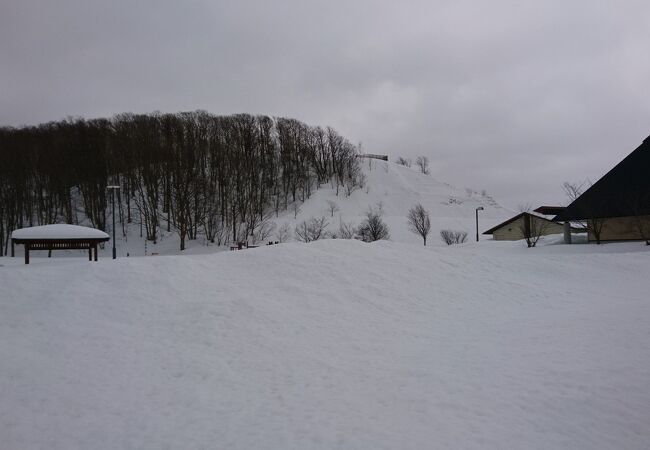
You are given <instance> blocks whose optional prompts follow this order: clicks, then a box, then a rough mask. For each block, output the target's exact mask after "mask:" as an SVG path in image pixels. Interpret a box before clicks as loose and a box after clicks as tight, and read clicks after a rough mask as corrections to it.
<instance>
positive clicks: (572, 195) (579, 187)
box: [563, 180, 607, 244]
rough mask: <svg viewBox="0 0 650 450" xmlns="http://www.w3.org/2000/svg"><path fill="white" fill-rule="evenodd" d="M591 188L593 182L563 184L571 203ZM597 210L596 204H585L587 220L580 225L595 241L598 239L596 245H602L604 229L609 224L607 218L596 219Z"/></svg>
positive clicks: (580, 222) (583, 210)
mask: <svg viewBox="0 0 650 450" xmlns="http://www.w3.org/2000/svg"><path fill="white" fill-rule="evenodd" d="M590 186H591V182H589V181H588V180H585V181H582V182H579V183H569V182H567V181H565V182H564V184H563V188H564V193H565V194H566V195H567V197H568V198H569V200H570V201H571V202H573V201H575V200H576V199H577V198H578V197H580V196H581V195H582V194H583V192H584V189H585V187H587V188H589V187H590ZM596 210H597V205H595V204H594V202H591V201H590V202H585V204H584V205H583V207H582V212H583V214H584V216H585V217H586V220H585V221H579V222H578V223H579V224H580V225H582V226H583V227H584V228H586V229H587V233H589V234H592V235H593V236H594V239H596V244H600V240H601V236H602V232H603V228H604V226H605V223H606V222H607V218H605V217H594V216H595V215H596V214H595V212H596Z"/></svg>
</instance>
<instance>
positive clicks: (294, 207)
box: [291, 201, 302, 219]
mask: <svg viewBox="0 0 650 450" xmlns="http://www.w3.org/2000/svg"><path fill="white" fill-rule="evenodd" d="M291 211H292V212H293V218H294V219H297V218H298V214H300V212H301V211H302V206H300V203H298V202H297V201H295V202H293V203H292V204H291Z"/></svg>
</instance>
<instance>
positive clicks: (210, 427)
mask: <svg viewBox="0 0 650 450" xmlns="http://www.w3.org/2000/svg"><path fill="white" fill-rule="evenodd" d="M3 262H4V261H3ZM649 268H650V252H648V251H647V249H646V247H645V246H642V245H639V244H638V243H637V244H616V245H605V246H589V245H579V246H560V245H548V246H544V247H540V248H536V249H527V248H525V247H524V246H522V245H521V243H508V242H500V243H497V242H481V243H480V245H475V244H469V245H463V246H453V247H439V248H433V247H431V248H422V247H421V246H418V247H416V246H411V245H404V244H398V243H394V242H377V243H373V244H364V243H361V242H357V241H342V240H328V241H318V242H315V243H313V244H308V245H306V244H297V243H294V244H283V245H274V246H269V247H261V248H257V249H251V250H247V251H242V252H227V253H219V254H213V255H203V256H161V257H152V258H123V259H118V260H116V261H113V260H104V261H101V260H100V262H98V263H88V262H77V261H75V260H72V259H69V260H59V261H53V260H50V261H47V260H44V261H42V262H38V263H35V264H33V265H31V266H22V265H19V264H16V265H10V266H5V267H0V289H2V290H1V291H0V361H1V362H2V363H1V364H0V395H1V398H2V401H1V402H0V436H2V447H3V448H8V449H18V448H20V449H37V448H48V449H54V450H57V449H66V450H74V449H87V448H92V449H96V450H102V449H116V448H139V449H160V448H227V449H253V448H265V449H286V448H300V449H331V448H351V449H370V448H372V449H395V448H400V449H419V448H464V449H503V448H526V449H542V448H574V449H575V448H584V449H587V448H588V449H609V448H627V449H642V448H647V443H648V442H650V428H648V426H647V422H648V417H650V390H648V380H649V379H650V339H649V335H648V330H649V329H650V302H649V301H648V294H647V293H648V291H649V290H650V269H649ZM70 273H74V274H75V282H74V283H70V282H69V279H70Z"/></svg>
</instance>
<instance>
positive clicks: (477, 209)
mask: <svg viewBox="0 0 650 450" xmlns="http://www.w3.org/2000/svg"><path fill="white" fill-rule="evenodd" d="M484 209H485V208H483V207H482V206H479V207H478V208H476V242H478V212H479V211H483V210H484Z"/></svg>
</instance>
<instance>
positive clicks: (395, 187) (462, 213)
mask: <svg viewBox="0 0 650 450" xmlns="http://www.w3.org/2000/svg"><path fill="white" fill-rule="evenodd" d="M361 167H362V171H363V173H364V175H365V177H366V182H365V184H364V186H363V188H359V189H357V190H355V191H354V192H352V193H351V195H349V196H346V194H345V192H344V191H345V190H344V188H341V189H340V190H339V193H338V195H336V190H335V189H333V188H332V187H331V186H330V184H323V185H322V186H320V188H319V189H318V190H314V191H313V195H312V196H311V197H310V198H308V199H306V200H305V202H304V203H302V202H300V201H299V200H298V202H297V203H298V204H299V206H300V212H299V213H298V214H297V217H296V215H295V213H294V212H293V207H292V205H290V206H289V209H288V210H286V211H280V214H279V216H278V217H272V221H273V222H274V223H275V226H276V229H278V228H280V227H281V226H282V225H284V224H287V225H288V226H289V228H290V230H292V231H293V230H294V228H295V226H296V225H297V224H298V223H300V222H302V221H304V220H307V221H308V220H309V219H310V218H312V217H322V216H325V217H326V218H327V220H328V222H329V225H328V228H327V229H328V231H330V232H336V231H337V230H338V228H339V225H340V223H341V222H344V223H347V224H354V225H359V224H360V223H361V222H362V220H363V219H364V214H365V212H366V211H367V210H368V209H369V208H370V207H372V208H378V207H379V206H381V208H382V210H383V216H384V220H385V222H386V223H387V224H388V226H389V228H390V239H391V241H394V242H406V243H414V244H420V243H421V238H419V237H418V236H417V235H414V234H413V233H411V232H410V231H409V230H408V226H407V222H406V215H407V213H408V210H409V209H410V208H411V207H413V206H414V205H415V204H416V203H421V204H422V205H423V206H424V207H425V208H426V209H427V210H428V211H429V213H430V216H431V228H432V229H431V235H430V237H429V245H434V246H435V245H444V244H443V243H442V241H441V240H440V236H439V234H440V230H443V229H452V230H460V231H466V232H467V233H468V240H472V239H474V235H475V232H476V224H475V209H476V208H477V207H479V206H482V207H483V208H484V210H483V211H481V212H480V213H479V220H480V230H481V231H483V230H486V229H488V228H490V227H492V226H493V225H495V224H497V223H500V222H502V221H504V220H505V219H507V218H508V217H511V216H512V215H513V214H514V212H513V211H512V210H509V209H507V208H504V207H502V206H501V205H499V204H498V203H497V202H496V201H495V200H494V199H493V198H492V197H491V196H489V195H487V194H485V193H483V194H481V193H479V192H475V191H473V190H471V189H467V188H466V189H460V188H456V187H453V186H451V185H450V184H447V183H443V182H440V181H437V180H436V179H434V178H433V177H431V176H429V175H424V174H422V173H420V172H418V171H417V170H416V169H411V168H408V167H404V166H401V165H398V164H395V163H392V162H385V161H379V160H364V161H363V162H362V166H361ZM328 201H334V202H335V203H336V205H337V207H338V208H339V209H340V210H339V211H337V212H335V213H334V215H333V216H332V215H331V213H330V211H328ZM109 222H110V221H109ZM120 231H121V230H120ZM139 234H140V226H139V225H138V224H130V225H129V226H128V233H127V238H126V239H124V238H123V237H122V236H120V233H119V231H118V236H117V248H118V256H126V255H127V253H128V254H129V255H130V256H142V255H144V254H145V252H146V254H147V255H151V254H154V253H156V254H160V255H169V254H178V253H179V240H178V236H177V235H176V233H175V232H173V231H172V232H169V233H168V232H166V231H165V230H164V229H163V230H161V239H160V241H159V242H158V243H157V244H155V245H154V244H153V243H151V242H147V243H146V247H145V241H144V239H142V238H141V237H140V235H139ZM290 239H293V237H290ZM267 240H276V236H275V234H274V233H272V234H271V235H270V236H269V237H268V239H267ZM223 249H224V247H221V248H218V247H215V246H214V245H209V243H208V242H207V241H206V239H205V238H204V237H202V236H200V237H199V239H197V240H195V241H188V242H187V250H186V251H185V252H184V253H188V254H205V253H214V252H216V251H220V250H223ZM21 251H22V249H19V252H21ZM102 252H103V257H106V256H110V254H111V249H110V245H109V246H107V247H106V248H104V249H103V251H102V250H100V256H101V254H102ZM67 254H73V255H74V254H81V253H80V252H76V253H75V252H74V251H70V252H67ZM64 255H65V253H62V252H55V254H54V256H55V257H56V256H64ZM33 256H34V257H36V258H38V257H44V256H46V255H45V254H42V253H34V255H33Z"/></svg>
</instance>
